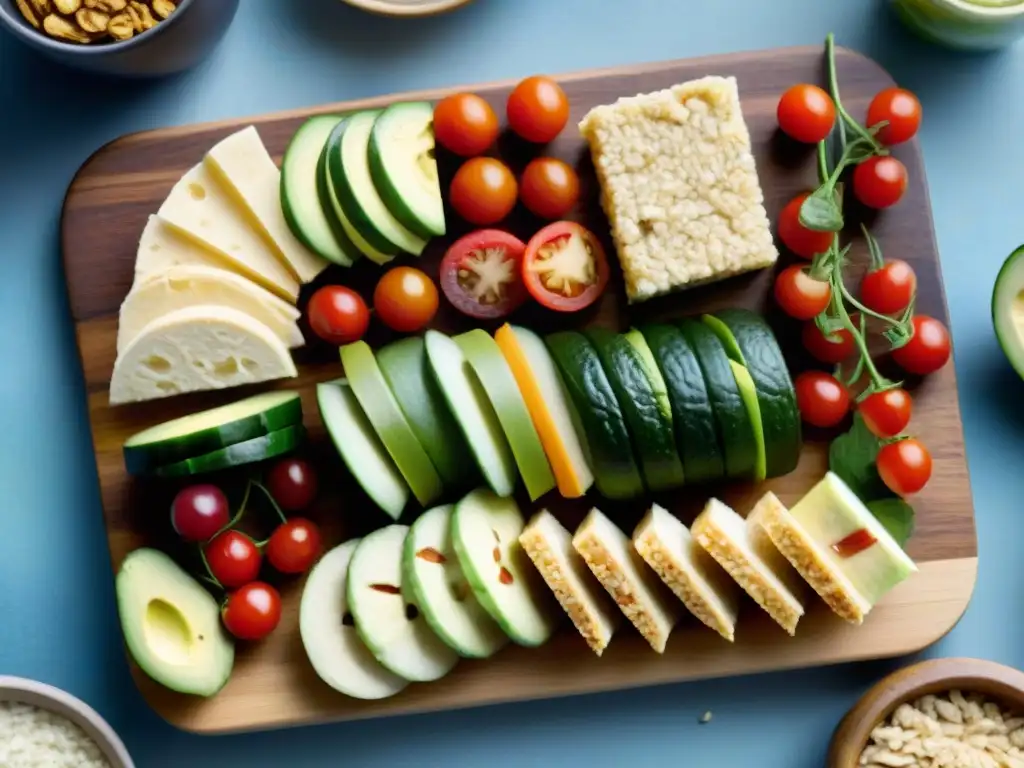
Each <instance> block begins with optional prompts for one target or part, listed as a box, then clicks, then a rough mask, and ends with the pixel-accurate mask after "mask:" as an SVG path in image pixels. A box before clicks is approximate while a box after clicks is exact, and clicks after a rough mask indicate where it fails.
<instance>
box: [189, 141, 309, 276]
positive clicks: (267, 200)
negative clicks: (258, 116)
mask: <svg viewBox="0 0 1024 768" xmlns="http://www.w3.org/2000/svg"><path fill="white" fill-rule="evenodd" d="M205 162H206V164H207V167H208V168H209V169H210V170H211V171H213V173H214V175H215V176H216V177H217V178H218V180H220V181H221V183H222V184H223V185H224V189H225V190H227V191H228V192H229V193H230V194H231V195H232V197H234V199H235V202H236V203H237V204H238V206H239V208H240V209H241V210H242V211H244V213H245V215H246V216H247V218H248V220H249V223H250V225H251V226H252V227H253V229H255V230H256V231H257V232H259V233H260V235H262V237H263V239H264V241H265V242H266V243H267V245H269V246H270V248H271V249H272V250H273V251H274V253H275V254H276V255H277V257H278V258H279V259H280V260H281V261H282V263H283V264H284V265H285V266H286V267H287V268H288V269H289V271H290V272H291V273H292V274H293V275H294V276H295V277H296V278H297V279H298V281H299V282H300V283H309V282H312V281H313V280H314V279H315V278H316V276H317V275H319V274H320V273H321V272H323V271H324V270H325V269H326V268H327V265H328V262H327V260H326V259H324V258H322V257H321V256H317V255H316V254H315V253H313V252H312V251H310V250H309V249H308V248H306V246H304V245H303V244H302V243H300V242H299V240H298V238H296V237H295V235H294V234H292V230H291V228H290V227H289V226H288V222H287V221H285V218H284V211H283V210H282V208H281V171H280V170H278V167H277V166H276V165H275V164H274V160H273V158H271V157H270V153H269V152H267V148H266V147H265V146H264V145H263V141H262V140H261V139H260V135H259V133H258V132H257V131H256V128H255V127H254V126H251V125H250V126H249V127H248V128H245V129H243V130H241V131H238V132H237V133H233V134H231V135H230V136H228V137H227V138H226V139H224V140H223V141H221V142H220V143H218V144H217V145H216V146H214V147H213V149H211V150H210V151H209V152H207V154H206V158H205Z"/></svg>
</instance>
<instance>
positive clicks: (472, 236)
mask: <svg viewBox="0 0 1024 768" xmlns="http://www.w3.org/2000/svg"><path fill="white" fill-rule="evenodd" d="M525 251H526V244H525V243H523V241H522V240H520V239H519V238H518V237H515V236H514V235H510V234H509V233H508V232H502V231H501V230H500V229H480V230H477V231H476V232H470V233H469V234H468V235H466V236H464V237H461V238H459V239H458V240H456V241H455V242H454V243H453V244H452V246H451V248H449V249H448V252H447V253H445V255H444V258H443V259H442V260H441V269H440V275H439V277H438V282H440V283H441V290H442V291H443V292H444V295H445V297H446V298H447V299H448V301H450V302H451V303H452V306H454V307H455V308H456V309H457V310H459V312H461V313H462V314H464V315H468V316H469V317H476V318H480V319H493V318H498V317H505V315H508V314H510V313H511V312H513V311H514V310H516V309H517V308H518V307H520V306H521V305H522V304H523V302H524V301H526V299H527V296H528V294H527V292H526V286H525V285H524V284H523V270H522V265H523V253H524V252H525Z"/></svg>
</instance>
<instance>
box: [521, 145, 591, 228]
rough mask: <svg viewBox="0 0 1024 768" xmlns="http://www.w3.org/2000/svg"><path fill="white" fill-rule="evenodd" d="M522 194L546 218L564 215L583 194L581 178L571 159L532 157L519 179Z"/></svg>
mask: <svg viewBox="0 0 1024 768" xmlns="http://www.w3.org/2000/svg"><path fill="white" fill-rule="evenodd" d="M519 197H520V199H521V200H522V201H523V205H525V206H526V208H527V210H529V211H530V212H531V213H533V214H534V215H536V216H540V217H541V218H542V219H560V218H562V217H563V216H565V215H566V214H567V213H569V211H571V210H572V209H573V207H574V206H575V205H576V201H577V200H579V198H580V180H579V177H577V176H576V171H574V170H573V169H572V166H571V165H569V164H568V163H563V162H562V161H561V160H556V159H555V158H553V157H538V158H535V159H534V160H531V161H530V163H529V165H527V166H526V170H524V171H523V177H522V179H520V180H519Z"/></svg>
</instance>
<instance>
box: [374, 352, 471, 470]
mask: <svg viewBox="0 0 1024 768" xmlns="http://www.w3.org/2000/svg"><path fill="white" fill-rule="evenodd" d="M377 365H379V366H380V372H381V373H382V374H384V379H385V380H386V381H387V383H388V386H389V387H390V388H391V394H393V395H394V396H395V400H397V401H398V405H399V406H400V407H401V409H402V413H404V414H405V417H406V418H407V419H408V420H409V426H410V427H412V431H413V432H415V433H416V437H417V439H418V440H419V441H420V443H421V444H422V445H423V448H424V450H426V452H427V455H428V456H429V457H430V460H431V462H433V464H434V467H436V468H437V473H438V474H439V475H440V476H441V480H443V481H444V484H445V485H446V486H447V487H448V488H449V490H450V489H453V488H459V489H461V488H464V487H465V486H467V485H468V483H469V480H470V478H471V477H472V475H473V459H472V457H471V455H470V452H469V446H468V445H466V439H465V438H464V437H463V435H462V432H461V431H460V430H459V425H458V422H456V421H455V417H454V416H452V414H451V411H449V410H448V403H446V402H445V399H444V395H443V394H442V393H441V389H440V387H438V386H437V382H436V381H435V380H434V377H433V375H432V374H431V373H430V363H429V362H428V361H427V350H426V346H425V345H424V343H423V339H422V338H421V337H419V336H410V337H408V338H405V339H400V340H399V341H395V342H392V343H391V344H388V345H387V346H386V347H384V348H383V349H381V350H379V351H378V352H377Z"/></svg>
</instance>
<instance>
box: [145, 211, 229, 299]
mask: <svg viewBox="0 0 1024 768" xmlns="http://www.w3.org/2000/svg"><path fill="white" fill-rule="evenodd" d="M172 267H215V268H217V269H228V270H231V269H234V267H233V266H232V264H231V262H230V261H228V260H227V259H225V258H223V257H222V256H218V255H217V254H216V253H212V252H211V251H208V250H206V249H205V248H200V247H199V246H198V245H196V244H195V243H193V242H192V241H191V240H188V239H187V238H185V237H183V236H182V235H180V234H178V233H177V232H176V231H174V230H173V229H171V228H170V227H169V226H167V225H166V224H165V223H164V222H162V221H161V220H160V217H159V216H150V217H149V219H148V220H147V221H146V227H145V229H143V230H142V236H141V237H140V238H139V249H138V251H137V252H136V254H135V282H136V283H139V282H141V281H143V280H145V279H147V278H149V277H155V276H159V275H161V274H163V273H164V271H165V270H167V269H171V268H172Z"/></svg>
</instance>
